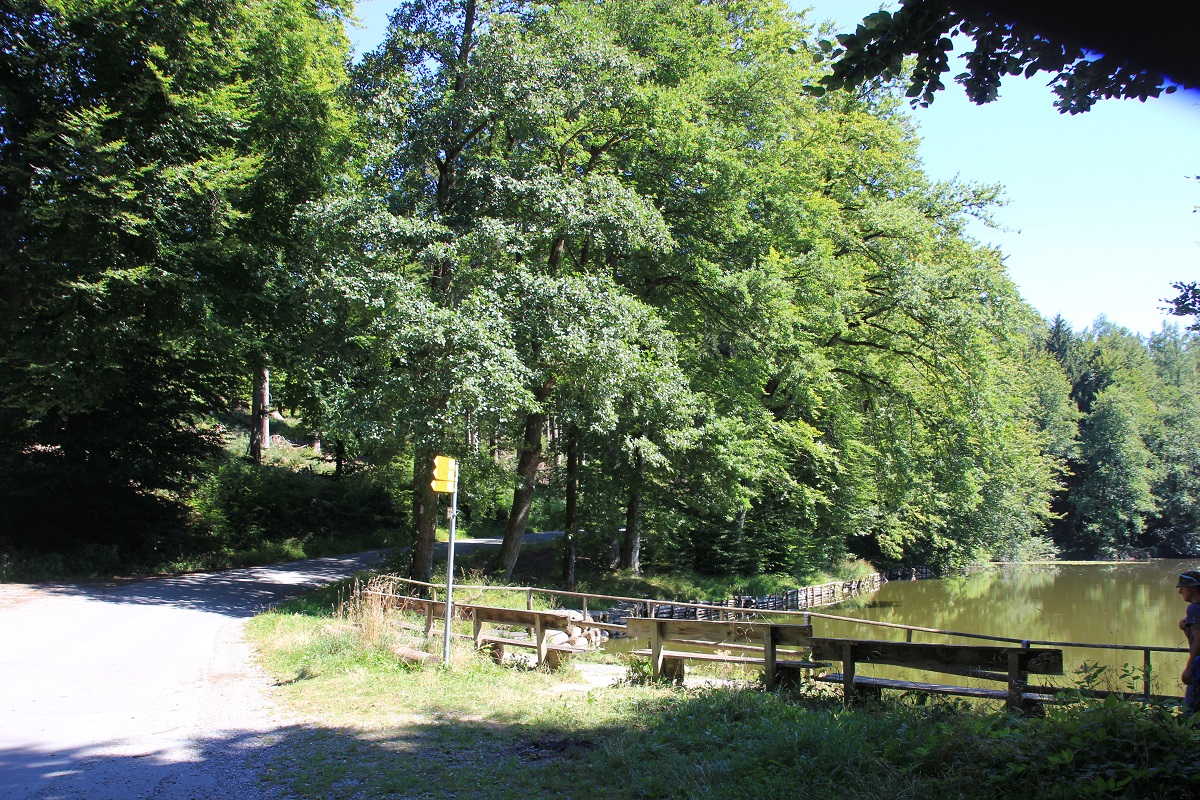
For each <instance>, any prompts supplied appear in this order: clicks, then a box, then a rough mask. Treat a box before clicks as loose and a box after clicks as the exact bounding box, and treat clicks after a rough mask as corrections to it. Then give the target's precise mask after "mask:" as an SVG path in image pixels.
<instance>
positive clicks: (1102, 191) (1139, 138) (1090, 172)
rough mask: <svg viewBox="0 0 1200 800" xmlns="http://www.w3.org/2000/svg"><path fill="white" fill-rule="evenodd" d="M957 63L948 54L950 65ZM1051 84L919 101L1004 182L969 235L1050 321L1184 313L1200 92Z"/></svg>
mask: <svg viewBox="0 0 1200 800" xmlns="http://www.w3.org/2000/svg"><path fill="white" fill-rule="evenodd" d="M806 5H808V4H806V3H800V2H793V7H795V8H797V9H801V8H804V7H805V6H806ZM896 5H897V4H892V5H891V6H888V5H886V4H885V6H884V7H891V8H894V7H896ZM394 6H395V0H360V2H358V3H357V6H356V14H357V16H358V17H359V19H360V20H361V23H362V27H361V28H359V29H351V30H350V31H349V33H350V37H351V40H352V41H353V42H354V44H355V50H356V52H357V53H360V54H361V53H364V52H367V51H369V50H371V49H373V48H374V47H375V46H376V45H377V44H378V43H379V42H380V41H381V40H382V39H383V36H384V33H385V30H386V28H387V16H388V14H389V13H390V12H391V10H392V9H393V8H394ZM810 8H811V11H810V12H809V13H808V14H807V18H808V19H809V20H812V21H814V22H820V21H825V20H829V21H833V22H835V23H838V25H837V30H838V31H849V30H852V29H853V27H854V25H855V24H856V23H857V22H858V21H859V20H861V19H862V18H863V17H864V16H865V15H867V14H870V13H871V12H873V11H875V10H876V9H877V8H879V0H813V2H812V4H811V6H810ZM958 66H959V65H958V64H956V63H955V62H954V60H952V61H951V75H953V74H956V73H957V72H958V71H960V70H959V69H956V67H958ZM1048 80H1049V76H1048V75H1046V74H1044V73H1040V74H1038V75H1035V76H1034V77H1032V78H1030V79H1028V80H1026V79H1024V78H1020V77H1011V78H1007V79H1005V80H1004V82H1003V83H1002V85H1001V88H1000V99H999V100H997V101H995V102H993V103H989V104H987V105H983V106H976V105H974V104H972V103H971V102H970V101H969V100H967V98H966V94H965V93H964V92H963V90H962V87H960V86H958V85H957V84H949V85H948V88H947V89H946V90H944V91H942V92H940V93H939V94H938V95H937V98H936V99H935V101H934V102H933V104H932V105H931V106H930V107H929V108H927V109H921V108H918V109H914V110H913V111H912V117H913V118H914V119H915V120H916V121H917V122H918V123H919V125H920V134H921V137H922V144H921V151H920V152H921V158H922V161H923V162H924V164H925V171H926V173H927V174H928V175H929V176H930V177H931V178H934V179H937V180H950V179H957V180H961V181H967V182H972V183H987V184H993V183H998V184H1001V185H1002V186H1003V187H1004V197H1005V200H1006V204H1005V205H1004V206H1003V207H1002V208H999V209H997V210H996V213H995V214H994V217H995V220H996V222H997V223H998V225H999V226H1000V227H999V228H998V229H994V228H988V227H986V226H984V225H982V224H974V223H973V224H972V227H971V228H970V233H971V235H972V236H973V237H974V238H976V239H978V240H979V241H980V242H983V243H986V244H990V245H995V246H996V247H998V248H999V249H1000V251H1001V252H1002V253H1003V254H1004V263H1005V266H1006V267H1007V268H1008V273H1009V275H1010V277H1011V278H1012V279H1013V281H1014V282H1015V283H1016V284H1017V287H1018V288H1019V289H1020V291H1021V295H1022V296H1023V297H1024V298H1025V299H1026V300H1027V301H1028V302H1029V303H1030V304H1031V305H1033V307H1034V308H1036V309H1037V310H1038V311H1039V312H1041V314H1042V315H1043V316H1045V317H1046V318H1047V319H1049V318H1052V317H1054V316H1055V315H1056V314H1061V315H1062V316H1063V318H1064V319H1066V320H1067V321H1068V322H1069V323H1070V324H1071V325H1072V327H1074V328H1075V329H1076V330H1080V329H1082V328H1085V327H1087V326H1088V325H1090V324H1091V323H1092V322H1093V321H1094V320H1095V319H1096V318H1097V317H1098V316H1100V315H1104V316H1106V317H1107V318H1108V319H1109V320H1110V321H1111V322H1114V323H1117V324H1118V325H1122V326H1124V327H1126V328H1128V329H1130V330H1131V331H1134V332H1137V333H1142V334H1150V333H1153V332H1155V331H1157V330H1159V329H1160V328H1161V327H1162V324H1163V321H1164V320H1169V321H1173V322H1179V321H1181V320H1179V319H1178V318H1175V317H1170V316H1169V315H1167V314H1166V312H1165V311H1163V310H1162V308H1163V305H1164V299H1166V298H1170V297H1172V296H1174V294H1175V292H1174V290H1173V289H1172V288H1171V282H1172V281H1193V280H1196V281H1200V212H1197V211H1196V210H1195V209H1196V208H1197V207H1198V206H1200V180H1196V177H1195V176H1197V175H1200V92H1178V93H1176V94H1174V95H1171V96H1167V97H1163V98H1159V99H1152V100H1148V101H1147V102H1145V103H1140V102H1138V101H1136V100H1101V101H1100V102H1098V103H1097V104H1096V105H1095V106H1094V107H1093V108H1092V110H1090V111H1088V112H1086V113H1083V114H1076V115H1069V114H1060V113H1058V111H1057V110H1056V109H1055V108H1054V106H1053V102H1054V99H1055V97H1054V94H1053V93H1052V92H1051V90H1050V89H1049V88H1047V86H1046V83H1047V81H1048Z"/></svg>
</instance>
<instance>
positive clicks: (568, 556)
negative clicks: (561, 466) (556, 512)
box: [563, 425, 579, 592]
mask: <svg viewBox="0 0 1200 800" xmlns="http://www.w3.org/2000/svg"><path fill="white" fill-rule="evenodd" d="M578 497H579V431H578V430H576V428H575V426H574V425H572V426H571V428H570V430H568V431H567V508H566V513H565V514H564V518H563V583H564V584H565V585H566V587H567V591H568V592H573V591H575V531H576V528H577V527H578V525H579V523H578V521H577V519H576V517H577V516H578Z"/></svg>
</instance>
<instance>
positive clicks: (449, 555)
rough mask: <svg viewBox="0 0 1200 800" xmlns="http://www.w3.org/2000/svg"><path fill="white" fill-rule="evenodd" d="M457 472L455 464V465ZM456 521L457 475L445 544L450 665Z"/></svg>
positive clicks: (445, 652)
mask: <svg viewBox="0 0 1200 800" xmlns="http://www.w3.org/2000/svg"><path fill="white" fill-rule="evenodd" d="M456 472H457V465H456ZM457 521H458V475H457V474H455V476H454V492H453V493H452V494H451V495H450V541H449V543H447V545H446V635H445V637H444V638H443V640H442V664H444V665H445V666H447V667H448V666H450V619H451V618H452V617H453V616H454V523H455V522H457Z"/></svg>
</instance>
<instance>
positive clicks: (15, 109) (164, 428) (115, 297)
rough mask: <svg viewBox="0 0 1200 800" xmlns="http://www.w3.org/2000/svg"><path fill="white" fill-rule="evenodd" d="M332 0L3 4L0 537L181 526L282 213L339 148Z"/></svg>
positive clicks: (262, 300) (339, 47) (73, 539)
mask: <svg viewBox="0 0 1200 800" xmlns="http://www.w3.org/2000/svg"><path fill="white" fill-rule="evenodd" d="M339 8H340V6H328V5H318V4H311V5H308V4H299V3H289V2H287V1H286V0H277V1H276V0H262V1H261V2H252V3H242V2H225V0H217V2H212V3H204V4H199V5H196V4H166V5H163V6H162V7H161V8H156V9H155V12H154V13H146V10H145V8H144V7H143V6H142V5H141V4H138V3H132V2H124V0H118V2H92V1H91V0H68V1H67V2H40V0H21V2H17V3H14V4H6V6H5V9H4V10H3V12H0V13H2V14H3V25H0V29H2V30H3V34H0V36H3V37H4V42H5V44H4V46H3V47H0V72H3V73H4V74H5V75H6V76H8V79H6V80H5V81H4V82H3V87H2V88H0V130H3V131H4V134H3V136H2V137H0V197H3V201H2V207H0V214H2V215H3V219H4V230H5V235H4V237H3V240H2V241H0V285H2V287H3V288H2V289H0V298H2V299H0V309H2V311H3V313H2V314H0V316H2V317H3V322H0V476H2V477H0V483H2V484H3V485H4V487H5V491H4V496H3V498H0V501H2V502H3V505H2V506H0V519H3V520H4V521H5V523H4V524H5V527H4V529H3V530H0V536H3V537H5V538H6V539H8V540H9V541H10V542H11V543H13V544H14V545H15V546H20V547H32V548H40V549H51V548H61V547H65V546H70V545H72V544H75V543H83V542H88V541H91V540H99V541H101V542H109V541H111V542H116V541H117V540H126V541H127V540H129V539H131V538H132V539H133V540H135V541H136V540H137V538H138V534H137V533H134V534H133V535H132V536H131V534H130V531H131V530H132V531H135V532H137V531H140V530H144V529H146V528H148V527H153V526H168V527H169V526H171V525H173V524H176V523H177V520H175V519H173V518H172V515H173V514H174V513H175V512H176V511H177V508H176V507H175V506H174V505H173V503H172V502H171V499H172V498H173V497H177V494H178V492H179V491H180V489H181V488H182V487H183V486H185V485H186V484H187V483H188V482H189V480H191V479H192V478H193V477H194V476H195V475H196V474H197V471H198V469H199V467H200V466H201V465H202V464H203V463H204V460H205V458H206V456H207V455H208V454H209V452H208V451H209V450H210V446H211V444H212V442H211V437H210V436H209V435H208V433H207V431H206V429H205V424H204V423H205V419H206V417H207V415H208V414H210V413H211V412H212V411H213V410H218V409H223V408H227V407H228V406H229V405H230V404H231V401H232V399H233V397H234V395H235V392H236V390H237V388H238V385H239V380H238V378H237V377H236V376H237V375H238V374H239V371H240V369H241V361H242V359H243V358H245V357H246V355H247V353H246V350H247V342H248V340H250V339H254V338H256V336H257V334H258V333H260V332H262V330H263V329H264V328H265V326H266V321H265V320H264V319H263V316H264V315H263V314H262V313H259V312H260V311H261V310H263V309H264V308H265V307H270V306H271V292H270V291H268V288H269V284H270V283H271V282H272V281H273V280H276V279H278V278H279V276H278V274H277V273H275V272H273V270H272V268H273V267H274V266H275V265H276V263H277V258H278V255H279V252H280V248H281V247H282V244H283V242H284V241H285V240H286V228H287V226H288V223H289V220H290V216H291V212H292V209H294V208H295V206H296V205H297V204H298V203H300V202H303V201H304V200H305V199H307V198H308V197H310V196H312V195H313V194H314V193H315V192H316V191H318V190H319V189H320V187H321V186H323V184H324V182H325V180H326V178H327V176H328V174H329V166H330V163H331V162H334V161H336V160H337V158H338V151H339V150H340V149H343V147H342V142H343V141H344V128H345V126H344V123H343V121H342V120H341V118H340V116H339V115H340V112H339V110H338V105H339V101H338V96H337V95H338V86H339V84H340V83H341V82H342V81H343V80H344V71H343V59H344V57H345V54H346V51H347V45H346V40H345V37H344V35H343V34H342V32H341V21H340V19H339V18H338V17H337V13H338V10H339ZM276 313H277V312H276ZM251 329H254V330H253V331H251ZM252 349H254V350H258V349H259V348H258V347H254V348H252ZM64 496H71V497H74V498H75V502H72V503H63V502H62V500H61V498H62V497H64ZM64 508H65V509H67V510H68V511H69V513H65V512H64V511H62V510H60V509H64Z"/></svg>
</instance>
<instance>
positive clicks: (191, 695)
mask: <svg viewBox="0 0 1200 800" xmlns="http://www.w3.org/2000/svg"><path fill="white" fill-rule="evenodd" d="M379 558H380V554H379V553H378V552H372V553H360V554H356V555H352V556H344V557H339V558H325V559H314V560H311V561H300V562H295V563H292V564H283V565H279V566H274V567H257V568H253V569H243V570H233V571H230V572H221V573H206V574H197V575H186V576H179V577H173V578H159V579H152V580H145V581H138V582H135V583H130V584H126V585H84V586H79V585H49V586H36V587H33V586H13V585H5V586H0V797H3V798H4V799H5V800H10V799H11V800H25V799H26V798H30V799H32V798H39V799H41V800H49V798H55V800H58V799H59V798H63V799H64V800H65V799H67V798H87V800H108V799H109V798H112V799H113V800H117V799H118V798H120V800H138V799H140V798H154V800H184V799H185V798H187V799H189V800H190V799H191V798H206V799H208V798H214V799H217V798H238V800H253V799H254V798H259V797H267V796H270V795H271V794H274V793H273V792H268V790H267V789H266V788H264V785H263V784H262V782H261V780H260V777H261V775H262V769H263V764H264V759H265V757H266V752H267V750H268V749H269V745H270V744H271V743H272V741H273V739H274V737H275V736H276V732H277V731H279V730H281V729H282V728H283V727H284V726H285V724H286V721H285V720H283V719H282V718H281V716H280V712H279V710H278V709H276V708H275V707H274V706H273V704H272V703H271V701H270V697H269V692H268V689H269V682H268V681H267V679H266V678H265V677H264V676H263V675H262V674H261V673H260V672H259V671H258V670H257V669H256V668H255V667H254V665H253V662H252V660H251V658H250V652H249V647H248V646H247V644H246V642H245V641H244V640H243V638H242V626H243V624H244V623H245V620H246V619H248V618H249V617H250V616H252V615H253V614H255V613H257V612H258V611H260V610H261V609H263V608H264V607H266V606H269V605H271V604H273V603H276V602H278V601H280V600H282V599H284V598H286V597H287V596H289V595H292V594H295V593H296V592H298V591H301V590H303V589H307V588H310V587H314V586H318V585H321V584H324V583H328V582H330V581H335V580H338V579H341V578H343V577H346V576H349V575H352V574H353V573H354V572H356V571H358V570H361V569H364V568H366V567H367V566H369V565H370V564H372V563H375V562H376V561H378V560H379Z"/></svg>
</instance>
